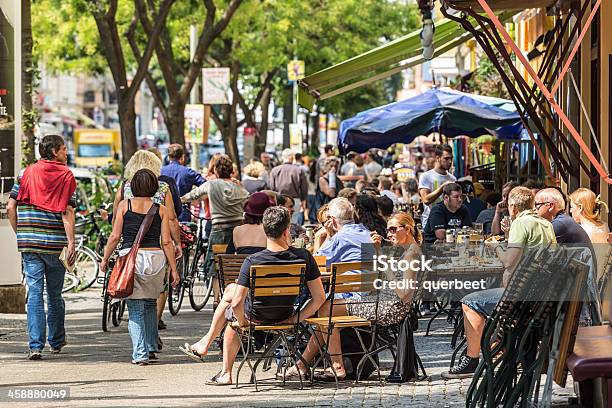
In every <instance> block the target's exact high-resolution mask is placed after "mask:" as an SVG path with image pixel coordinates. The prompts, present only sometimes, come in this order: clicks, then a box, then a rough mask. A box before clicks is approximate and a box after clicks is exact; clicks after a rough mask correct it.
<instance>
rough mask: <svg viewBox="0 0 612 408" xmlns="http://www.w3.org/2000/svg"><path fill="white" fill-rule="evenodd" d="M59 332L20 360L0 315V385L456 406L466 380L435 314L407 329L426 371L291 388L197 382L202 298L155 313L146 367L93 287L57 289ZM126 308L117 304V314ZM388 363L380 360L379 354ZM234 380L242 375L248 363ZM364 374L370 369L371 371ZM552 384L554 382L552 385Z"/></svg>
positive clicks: (169, 400) (199, 397)
mask: <svg viewBox="0 0 612 408" xmlns="http://www.w3.org/2000/svg"><path fill="white" fill-rule="evenodd" d="M65 298H66V309H67V311H68V315H67V322H66V328H67V336H68V337H67V340H68V342H69V345H68V346H67V347H66V348H65V349H64V351H62V353H61V354H59V355H52V354H50V353H49V352H48V348H47V349H46V350H45V352H44V353H43V356H44V358H43V360H41V361H28V360H26V358H25V357H26V354H25V351H26V348H27V336H26V322H25V315H2V314H0V373H1V375H0V388H2V387H70V399H69V400H67V401H63V402H62V403H61V406H66V407H83V406H88V407H107V406H162V405H163V406H173V407H174V406H181V407H191V406H193V407H195V406H212V405H214V406H218V407H237V406H240V407H250V406H254V407H255V406H256V407H296V406H298V407H309V406H355V407H357V406H360V407H365V406H399V405H402V406H405V405H407V406H411V407H427V408H434V407H460V406H465V394H466V392H467V389H468V387H469V384H470V380H469V379H468V380H451V381H447V380H444V379H442V378H441V377H440V373H442V372H443V371H445V370H447V369H448V365H449V362H450V357H451V354H452V349H451V348H450V336H449V332H450V330H449V325H448V324H446V321H445V320H444V319H438V320H437V321H436V322H435V324H434V328H435V329H436V330H434V331H433V333H432V335H430V336H429V337H424V327H425V321H424V320H421V322H420V323H421V329H420V330H419V331H418V332H416V333H415V341H416V346H417V351H418V352H419V354H420V356H421V357H422V359H423V362H424V364H425V367H426V369H427V373H428V374H429V375H430V376H431V377H430V379H429V380H425V381H422V382H418V383H409V384H403V385H382V386H381V385H380V384H379V383H378V382H377V381H368V382H365V383H360V384H357V385H355V384H352V383H348V382H347V383H343V384H342V385H341V387H340V389H338V390H337V389H336V388H335V386H334V385H333V384H316V385H315V386H314V387H307V388H306V389H304V390H299V389H298V386H297V384H290V385H288V386H286V387H282V384H281V383H280V382H278V381H276V380H275V379H273V376H274V372H273V371H274V370H271V371H269V372H266V373H261V374H260V375H259V376H258V379H261V380H262V381H261V383H260V392H255V389H254V387H253V386H252V385H249V384H243V385H241V386H240V388H239V389H235V388H233V387H231V388H229V387H214V386H206V385H204V381H205V380H206V379H208V378H210V377H212V376H213V375H214V374H216V372H217V371H218V370H219V369H220V368H221V363H220V358H219V356H218V352H217V351H213V352H212V354H214V356H211V358H210V359H209V361H210V362H207V363H196V362H193V361H192V360H190V359H188V358H187V357H185V356H184V355H183V354H181V353H180V351H179V350H178V346H179V345H181V344H183V343H184V342H185V341H190V342H191V341H195V340H196V339H198V338H199V337H200V336H201V335H203V334H204V333H205V331H206V329H207V327H208V324H209V322H210V318H211V309H210V307H209V306H207V307H206V308H205V309H204V310H203V311H201V312H194V311H193V310H191V308H190V306H189V302H188V299H186V303H185V304H184V305H183V309H182V310H181V312H180V313H179V315H178V316H176V317H172V316H170V315H169V314H166V315H165V316H164V320H165V322H166V323H167V325H168V329H167V330H163V331H161V335H162V338H163V340H164V350H163V352H162V353H160V362H159V363H157V364H152V365H149V366H146V367H140V366H133V365H131V364H130V363H129V362H130V356H131V343H130V338H129V335H128V333H127V324H126V323H125V322H124V323H123V324H122V325H121V326H119V327H118V328H112V330H111V331H110V332H108V333H104V332H102V329H101V314H102V313H101V302H100V300H99V290H97V289H90V290H88V291H86V292H84V293H76V294H75V293H71V294H68V295H66V296H65ZM126 315H127V313H126ZM383 362H384V363H385V364H384V365H383V367H386V369H387V370H388V368H389V362H388V361H383ZM243 373H244V374H241V380H242V381H246V380H247V379H248V369H245V370H243ZM372 378H375V376H374V377H372ZM555 387H556V386H555ZM571 395H573V388H572V383H571V379H570V380H569V381H568V386H567V387H566V388H565V389H559V388H557V387H556V388H555V392H554V398H553V402H554V403H555V406H564V404H566V403H567V398H568V396H571ZM0 406H2V407H4V406H23V407H26V406H27V407H39V406H40V407H55V406H59V404H58V402H57V401H55V402H46V403H45V402H40V403H32V402H27V403H25V402H23V403H12V404H7V403H6V402H5V401H0Z"/></svg>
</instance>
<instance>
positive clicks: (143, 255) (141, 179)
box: [100, 169, 180, 365]
mask: <svg viewBox="0 0 612 408" xmlns="http://www.w3.org/2000/svg"><path fill="white" fill-rule="evenodd" d="M130 188H131V191H132V194H133V198H131V199H127V200H122V201H121V202H120V203H119V205H118V206H117V209H116V210H115V220H114V223H113V231H112V232H111V234H110V236H109V239H108V243H107V244H106V248H105V249H104V257H103V258H102V263H101V264H100V268H101V270H103V271H106V269H107V266H108V259H109V258H110V256H111V254H112V253H113V251H114V250H115V248H116V247H117V244H118V243H119V241H120V240H121V238H122V237H123V245H122V248H121V250H120V251H119V255H120V256H123V255H126V254H127V253H128V252H129V250H130V249H131V247H132V244H133V243H134V241H135V239H136V235H137V234H138V230H139V229H140V225H141V224H142V222H143V220H144V218H145V216H146V214H147V212H148V211H149V210H150V209H151V207H152V206H156V207H158V208H156V211H155V215H154V217H153V222H152V223H151V227H150V228H149V230H148V231H147V233H146V234H145V235H144V237H143V239H142V241H141V243H140V247H139V250H138V254H137V256H136V264H135V271H134V272H135V273H134V291H133V293H132V295H130V296H129V297H128V299H127V306H128V309H129V323H128V330H129V332H130V337H131V338H132V347H133V351H132V363H133V364H139V365H146V364H148V362H149V360H150V359H157V356H156V354H155V353H156V352H157V351H158V350H157V306H156V299H157V297H158V295H159V293H160V292H161V291H162V289H163V287H164V275H165V266H166V263H167V264H168V266H169V267H170V274H171V277H172V285H173V286H176V285H177V284H178V282H179V279H180V278H179V275H178V272H177V270H176V261H175V258H174V254H175V248H174V245H173V243H172V237H171V234H170V222H169V219H170V215H169V210H168V209H167V208H166V207H165V206H163V205H159V204H155V203H153V201H152V199H151V198H152V197H153V196H154V195H155V193H156V192H157V189H158V188H159V184H158V182H157V177H156V176H155V174H154V173H153V172H152V171H150V170H146V169H143V170H138V171H137V172H136V174H134V176H133V177H132V180H131V184H130ZM160 240H161V243H160Z"/></svg>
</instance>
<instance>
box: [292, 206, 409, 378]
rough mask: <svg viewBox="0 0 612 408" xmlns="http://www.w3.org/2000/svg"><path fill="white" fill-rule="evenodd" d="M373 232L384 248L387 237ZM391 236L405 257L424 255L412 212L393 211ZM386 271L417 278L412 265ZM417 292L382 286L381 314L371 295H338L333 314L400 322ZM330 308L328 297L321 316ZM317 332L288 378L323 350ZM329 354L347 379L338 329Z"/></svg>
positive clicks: (329, 372)
mask: <svg viewBox="0 0 612 408" xmlns="http://www.w3.org/2000/svg"><path fill="white" fill-rule="evenodd" d="M371 234H372V235H371V236H372V241H373V243H374V245H375V247H377V248H380V246H381V243H382V241H383V239H384V238H383V237H381V236H380V235H379V234H377V233H376V232H372V233H371ZM387 237H388V241H390V242H391V243H392V244H393V245H394V246H395V247H397V248H401V249H402V250H403V254H402V256H401V259H404V260H407V261H411V260H417V259H420V258H421V248H420V246H419V244H420V242H421V235H420V233H419V231H418V229H417V228H416V223H415V222H414V220H413V219H412V217H411V216H410V215H408V214H406V213H398V214H395V215H393V216H392V217H391V218H390V219H389V221H388V223H387ZM386 274H387V276H385V277H384V278H383V279H384V280H385V281H396V280H405V281H407V282H408V281H409V280H415V279H416V273H415V272H413V271H412V270H410V269H407V270H406V271H404V273H403V274H401V275H400V276H397V275H396V274H395V273H394V272H393V271H387V272H386ZM413 296H414V290H412V289H410V288H407V289H395V290H389V289H383V290H381V292H380V296H379V303H378V316H377V311H376V304H375V302H374V301H371V300H370V299H368V297H367V296H366V297H362V298H348V299H335V300H334V305H333V308H332V311H333V316H359V317H361V318H364V319H368V320H375V319H376V318H378V324H380V325H383V326H392V325H395V324H398V323H400V322H401V321H402V320H403V319H404V318H405V317H406V315H407V314H408V312H409V311H410V307H411V304H412V298H413ZM329 310H330V304H329V300H328V301H326V302H325V303H324V304H323V306H322V307H321V308H320V309H319V312H318V316H319V317H328V316H329ZM315 333H316V332H315ZM317 336H319V339H318V340H317V339H315V338H314V336H313V337H311V339H310V341H309V342H308V345H307V346H306V349H305V350H304V354H303V355H302V359H300V361H299V362H298V365H297V367H295V366H294V367H291V368H289V369H288V370H287V374H286V378H297V376H298V372H297V370H298V369H299V370H300V372H301V373H302V374H305V373H307V371H308V369H307V367H306V366H305V365H304V361H305V362H307V363H311V362H312V361H314V358H315V357H316V355H317V354H318V352H319V346H318V344H322V343H323V342H324V341H325V340H324V338H323V336H322V335H321V334H320V333H317ZM329 354H330V356H331V360H332V365H333V368H334V371H335V373H336V376H337V377H338V380H342V379H344V378H345V377H346V370H345V368H344V363H343V359H342V347H341V342H340V333H339V330H338V329H334V330H333V331H332V335H331V337H330V339H329ZM323 377H324V378H328V379H333V378H334V373H333V372H332V370H331V369H330V368H328V369H326V370H325V371H324V372H323Z"/></svg>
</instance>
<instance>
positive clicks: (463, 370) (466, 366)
mask: <svg viewBox="0 0 612 408" xmlns="http://www.w3.org/2000/svg"><path fill="white" fill-rule="evenodd" d="M478 361H479V359H478V358H477V357H468V356H461V358H460V359H459V362H458V363H457V365H455V366H454V367H451V369H450V370H448V373H442V378H447V379H451V378H469V377H472V376H473V375H474V373H475V372H476V368H478Z"/></svg>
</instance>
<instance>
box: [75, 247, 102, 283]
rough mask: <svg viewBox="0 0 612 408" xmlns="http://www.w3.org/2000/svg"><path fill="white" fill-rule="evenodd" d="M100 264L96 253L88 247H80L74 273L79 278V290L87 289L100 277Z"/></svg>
mask: <svg viewBox="0 0 612 408" xmlns="http://www.w3.org/2000/svg"><path fill="white" fill-rule="evenodd" d="M99 271H100V264H99V263H98V259H97V257H96V254H95V253H94V252H93V251H92V250H91V249H89V248H87V247H81V248H78V249H77V251H76V258H75V261H74V273H75V275H76V276H77V277H78V278H79V286H78V287H77V290H85V289H87V288H89V287H90V286H91V285H93V284H94V282H95V281H96V279H97V278H98V272H99Z"/></svg>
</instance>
